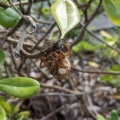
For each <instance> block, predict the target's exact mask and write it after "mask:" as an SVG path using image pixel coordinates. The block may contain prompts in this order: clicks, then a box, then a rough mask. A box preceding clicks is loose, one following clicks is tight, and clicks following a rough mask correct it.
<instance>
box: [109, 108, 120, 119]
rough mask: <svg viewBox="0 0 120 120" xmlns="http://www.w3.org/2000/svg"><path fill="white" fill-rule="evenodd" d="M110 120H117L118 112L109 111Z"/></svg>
mask: <svg viewBox="0 0 120 120" xmlns="http://www.w3.org/2000/svg"><path fill="white" fill-rule="evenodd" d="M110 120H118V112H117V111H116V110H112V111H111V114H110Z"/></svg>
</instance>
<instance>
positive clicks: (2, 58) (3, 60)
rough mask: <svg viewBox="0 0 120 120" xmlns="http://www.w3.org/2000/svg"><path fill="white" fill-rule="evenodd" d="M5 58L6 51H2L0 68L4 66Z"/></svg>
mask: <svg viewBox="0 0 120 120" xmlns="http://www.w3.org/2000/svg"><path fill="white" fill-rule="evenodd" d="M5 58H6V56H5V53H4V51H3V50H0V66H2V65H3V64H4V62H5Z"/></svg>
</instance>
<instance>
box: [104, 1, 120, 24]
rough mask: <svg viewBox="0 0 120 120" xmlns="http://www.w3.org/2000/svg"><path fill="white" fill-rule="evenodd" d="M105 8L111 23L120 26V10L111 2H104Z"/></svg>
mask: <svg viewBox="0 0 120 120" xmlns="http://www.w3.org/2000/svg"><path fill="white" fill-rule="evenodd" d="M103 7H104V9H105V12H106V14H107V17H108V18H109V19H110V21H111V22H113V23H114V24H115V25H118V26H120V10H118V9H117V8H116V7H115V6H114V5H113V3H112V2H111V0H103Z"/></svg>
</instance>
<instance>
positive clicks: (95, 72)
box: [72, 66, 120, 75]
mask: <svg viewBox="0 0 120 120" xmlns="http://www.w3.org/2000/svg"><path fill="white" fill-rule="evenodd" d="M72 69H73V70H77V71H79V72H82V73H93V74H111V75H120V72H114V71H111V72H107V71H105V72H103V71H97V70H96V71H92V70H82V69H78V68H75V67H73V66H72Z"/></svg>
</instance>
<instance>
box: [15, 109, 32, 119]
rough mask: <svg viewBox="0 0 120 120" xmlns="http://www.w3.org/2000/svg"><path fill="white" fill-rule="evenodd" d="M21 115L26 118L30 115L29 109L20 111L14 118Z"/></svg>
mask: <svg viewBox="0 0 120 120" xmlns="http://www.w3.org/2000/svg"><path fill="white" fill-rule="evenodd" d="M21 116H23V118H25V119H27V118H28V117H29V116H30V112H29V111H22V112H20V113H18V114H17V115H16V118H20V117H21Z"/></svg>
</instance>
